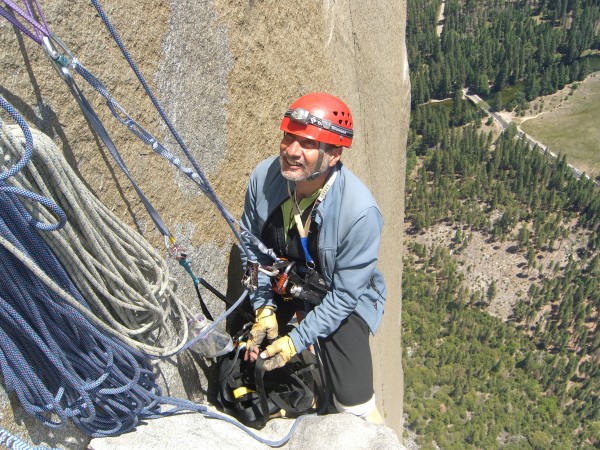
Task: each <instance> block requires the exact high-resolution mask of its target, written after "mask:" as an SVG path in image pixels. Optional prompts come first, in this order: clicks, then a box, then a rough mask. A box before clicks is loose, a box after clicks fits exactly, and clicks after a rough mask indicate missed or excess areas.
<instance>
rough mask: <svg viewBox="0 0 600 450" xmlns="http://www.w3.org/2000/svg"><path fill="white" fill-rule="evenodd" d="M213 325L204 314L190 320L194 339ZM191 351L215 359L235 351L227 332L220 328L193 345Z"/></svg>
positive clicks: (189, 323)
mask: <svg viewBox="0 0 600 450" xmlns="http://www.w3.org/2000/svg"><path fill="white" fill-rule="evenodd" d="M211 325H212V321H210V320H208V319H207V318H206V317H205V316H204V314H198V315H197V316H196V317H194V318H192V319H190V320H189V321H188V326H189V328H190V334H191V335H192V336H193V338H192V339H194V338H195V337H196V336H198V335H199V334H200V333H203V332H204V331H205V330H206V329H207V328H208V327H209V326H211ZM190 349H191V350H195V351H196V352H198V353H199V354H201V355H202V356H204V357H205V358H214V357H217V356H221V355H224V354H226V353H229V352H230V351H231V350H233V341H232V340H231V337H230V336H229V334H227V332H225V331H223V330H221V329H220V328H219V327H215V328H213V329H212V330H211V332H210V333H208V334H207V335H206V336H204V337H203V338H201V339H198V340H197V341H196V342H195V343H194V344H193V345H191V346H190Z"/></svg>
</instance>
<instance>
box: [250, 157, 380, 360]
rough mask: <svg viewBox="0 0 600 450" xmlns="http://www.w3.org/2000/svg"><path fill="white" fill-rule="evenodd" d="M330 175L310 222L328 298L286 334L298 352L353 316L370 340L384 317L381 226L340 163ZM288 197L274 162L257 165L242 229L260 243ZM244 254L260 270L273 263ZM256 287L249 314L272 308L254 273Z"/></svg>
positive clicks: (263, 281) (366, 195)
mask: <svg viewBox="0 0 600 450" xmlns="http://www.w3.org/2000/svg"><path fill="white" fill-rule="evenodd" d="M333 170H335V171H337V172H338V175H337V178H336V180H335V182H334V183H333V186H332V187H331V189H330V190H329V192H328V193H327V195H326V197H325V199H324V200H323V202H321V203H320V204H319V205H317V207H316V208H315V210H314V211H313V214H314V216H313V220H314V221H315V223H316V224H317V225H318V227H319V241H318V248H319V261H320V263H321V271H322V275H323V277H324V278H325V280H326V281H327V283H329V292H328V293H327V295H326V296H325V298H324V299H323V302H322V303H321V304H320V305H319V306H317V307H315V308H314V309H313V310H312V311H310V312H309V313H308V314H307V315H306V317H305V319H304V320H303V321H302V322H301V323H300V325H299V326H298V327H296V328H295V329H294V330H293V331H291V332H290V338H291V339H292V341H293V342H294V346H295V347H296V351H297V352H301V351H302V350H304V349H305V348H307V347H308V346H309V345H310V344H313V343H315V342H316V340H317V338H319V337H326V336H329V335H330V334H331V333H333V332H334V331H335V330H337V328H338V327H339V326H340V323H341V322H342V321H343V320H344V319H345V318H346V317H348V316H349V315H350V314H351V313H352V312H354V311H356V313H357V314H358V315H360V316H361V317H362V318H363V319H364V321H365V322H366V323H367V324H368V325H369V329H370V330H371V333H373V334H374V333H375V331H376V330H377V328H378V326H379V323H380V322H381V317H382V315H383V306H384V303H385V298H386V287H385V282H384V280H383V276H382V274H381V272H379V270H377V256H378V252H379V241H380V237H381V228H382V226H383V218H382V216H381V211H380V210H379V206H377V203H376V202H375V199H374V198H373V195H372V194H371V192H370V191H369V190H368V189H367V187H366V186H365V185H364V184H363V183H362V182H361V181H360V180H359V179H358V177H357V176H356V175H354V174H353V173H352V172H351V171H350V170H348V169H347V168H346V167H345V166H344V165H343V164H342V163H341V162H340V163H338V164H337V165H336V166H335V167H334V168H333ZM287 196H288V191H287V181H286V180H285V178H283V176H282V175H281V170H280V163H279V157H273V158H269V159H267V160H265V161H262V162H261V163H260V164H259V165H258V166H257V167H256V169H255V170H254V172H252V175H250V181H249V183H248V190H247V192H246V200H245V205H244V214H243V216H242V224H243V225H244V226H245V227H246V228H247V229H248V230H249V231H250V232H251V233H252V234H254V235H255V236H257V237H258V238H259V239H260V236H261V232H262V229H263V226H264V224H265V221H266V220H267V218H268V217H269V215H270V214H271V212H272V211H273V210H274V209H275V208H278V207H279V206H280V205H281V203H282V202H283V201H284V200H285V199H286V198H287ZM248 248H249V250H250V252H251V253H253V256H254V259H255V260H257V261H258V263H259V264H261V265H271V264H272V263H273V261H272V260H271V258H270V257H268V256H266V255H264V254H262V253H261V252H260V251H259V250H258V249H257V248H256V247H255V246H253V245H249V246H248ZM242 259H245V255H244V252H242ZM244 262H245V261H244ZM258 284H259V286H258V289H257V290H256V291H255V292H254V293H253V294H252V305H253V307H254V309H255V310H256V309H257V308H259V307H260V306H266V305H274V302H273V291H272V290H271V282H270V280H269V277H268V276H267V275H265V274H262V273H259V283H258Z"/></svg>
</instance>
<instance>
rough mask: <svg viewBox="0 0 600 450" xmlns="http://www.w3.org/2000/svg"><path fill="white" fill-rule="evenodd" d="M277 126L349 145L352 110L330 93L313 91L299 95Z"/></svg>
mask: <svg viewBox="0 0 600 450" xmlns="http://www.w3.org/2000/svg"><path fill="white" fill-rule="evenodd" d="M279 128H280V129H281V130H283V131H286V132H288V133H292V134H296V135H298V136H302V137H306V138H309V139H314V140H315V141H319V142H325V143H326V144H332V145H336V146H343V147H350V146H351V145H352V138H353V137H354V132H353V131H352V113H351V112H350V108H348V106H347V105H346V104H345V103H344V102H343V101H341V100H340V99H339V98H337V97H334V96H333V95H329V94H324V93H321V92H315V93H313V94H307V95H304V96H302V97H300V98H299V99H298V100H296V101H295V102H294V103H292V106H290V109H288V110H287V111H286V113H285V114H284V116H283V120H282V121H281V126H280V127H279Z"/></svg>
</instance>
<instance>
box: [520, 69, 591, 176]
mask: <svg viewBox="0 0 600 450" xmlns="http://www.w3.org/2000/svg"><path fill="white" fill-rule="evenodd" d="M562 95H563V97H562V98H561V99H560V104H559V105H556V107H554V108H551V107H550V105H549V104H548V103H546V104H545V105H544V109H543V113H541V114H538V115H537V116H536V117H533V118H531V119H525V120H524V121H523V122H522V123H521V129H522V130H523V131H525V132H526V133H527V134H530V135H531V136H532V137H533V138H534V139H536V140H537V141H539V142H542V143H543V144H545V145H548V146H549V147H550V150H551V151H552V152H554V153H561V154H565V155H567V161H568V162H569V163H570V164H572V165H573V166H574V167H576V168H577V169H579V170H581V171H585V172H586V173H587V174H588V175H589V176H591V177H592V178H595V177H597V176H600V127H598V124H599V123H600V108H598V105H599V104H600V73H598V72H597V73H595V74H592V75H591V76H589V77H588V78H587V79H586V80H585V81H584V82H582V83H579V87H578V88H577V89H576V90H574V91H573V95H568V94H562Z"/></svg>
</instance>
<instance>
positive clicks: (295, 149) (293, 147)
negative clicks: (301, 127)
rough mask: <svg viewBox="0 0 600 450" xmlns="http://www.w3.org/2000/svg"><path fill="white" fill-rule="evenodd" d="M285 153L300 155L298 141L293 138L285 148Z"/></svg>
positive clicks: (300, 148)
mask: <svg viewBox="0 0 600 450" xmlns="http://www.w3.org/2000/svg"><path fill="white" fill-rule="evenodd" d="M285 151H286V153H287V154H288V155H289V156H300V155H302V147H301V146H300V144H299V143H298V141H296V140H294V141H292V143H291V144H290V145H288V146H287V148H286V149H285Z"/></svg>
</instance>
